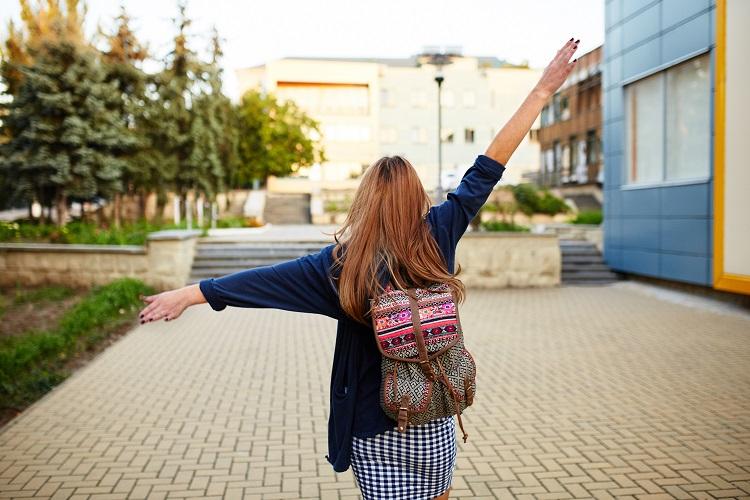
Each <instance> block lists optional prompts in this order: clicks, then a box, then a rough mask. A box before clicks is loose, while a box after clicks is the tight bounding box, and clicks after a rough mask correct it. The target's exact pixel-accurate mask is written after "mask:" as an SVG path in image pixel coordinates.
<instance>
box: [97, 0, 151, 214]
mask: <svg viewBox="0 0 750 500" xmlns="http://www.w3.org/2000/svg"><path fill="white" fill-rule="evenodd" d="M115 23H116V26H115V31H114V32H113V33H111V34H105V33H103V32H102V31H101V30H99V31H100V35H101V36H104V37H105V39H106V45H107V47H106V49H105V50H104V51H103V53H102V59H103V62H104V67H105V71H106V78H105V80H106V81H107V82H109V83H113V84H114V85H115V86H116V88H117V90H118V96H119V101H118V103H117V111H118V113H119V114H120V117H121V119H122V122H123V125H124V127H125V130H126V131H127V135H128V136H129V137H128V139H129V142H130V147H129V148H127V149H126V150H123V151H122V156H121V159H122V160H123V161H124V167H125V168H124V171H123V173H122V181H123V187H124V193H115V196H114V200H113V205H114V214H113V217H114V224H115V226H119V225H120V222H121V217H122V209H121V205H122V194H128V195H135V194H137V195H139V198H140V203H139V207H140V214H139V215H140V216H144V215H145V199H146V196H147V194H148V192H149V189H150V187H149V184H146V183H145V181H147V180H149V179H150V178H152V177H153V174H154V173H157V172H148V171H147V168H148V166H149V165H150V163H144V162H143V161H142V159H143V155H144V153H145V152H146V151H147V150H148V149H149V148H150V147H151V144H150V142H149V140H148V137H147V135H146V134H145V131H144V129H145V127H146V125H147V123H146V118H145V116H144V115H146V114H147V112H148V110H147V107H149V106H150V105H151V103H150V101H149V98H148V97H147V95H146V92H147V86H148V83H149V78H148V75H147V74H146V73H145V72H144V71H143V70H142V69H141V64H142V63H143V61H144V60H145V59H146V58H147V57H148V51H147V49H146V47H145V46H144V45H143V44H141V43H140V42H139V40H138V38H137V37H136V35H135V33H134V32H133V31H132V29H131V28H130V17H129V16H128V14H127V12H126V11H125V8H124V7H121V9H120V14H119V15H118V16H117V17H116V18H115ZM149 174H151V175H149Z"/></svg>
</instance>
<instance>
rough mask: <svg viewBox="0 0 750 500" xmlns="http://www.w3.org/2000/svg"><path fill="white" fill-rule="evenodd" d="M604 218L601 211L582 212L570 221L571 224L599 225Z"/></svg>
mask: <svg viewBox="0 0 750 500" xmlns="http://www.w3.org/2000/svg"><path fill="white" fill-rule="evenodd" d="M602 220H604V217H603V215H602V211H601V210H583V211H581V212H578V214H576V216H575V217H574V218H572V219H571V220H570V223H571V224H601V223H602Z"/></svg>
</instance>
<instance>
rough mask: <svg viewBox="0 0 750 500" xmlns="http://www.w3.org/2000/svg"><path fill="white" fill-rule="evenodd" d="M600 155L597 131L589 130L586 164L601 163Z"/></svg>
mask: <svg viewBox="0 0 750 500" xmlns="http://www.w3.org/2000/svg"><path fill="white" fill-rule="evenodd" d="M599 153H600V148H599V138H598V137H597V136H596V130H589V131H588V132H586V164H587V165H594V164H596V163H599Z"/></svg>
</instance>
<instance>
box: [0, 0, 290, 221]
mask: <svg viewBox="0 0 750 500" xmlns="http://www.w3.org/2000/svg"><path fill="white" fill-rule="evenodd" d="M66 7H67V9H62V8H61V7H60V5H59V4H58V3H57V2H48V3H45V2H41V3H39V4H38V5H37V6H36V7H35V8H32V7H30V6H29V5H28V4H26V3H25V2H23V3H22V16H21V17H22V18H23V21H24V23H23V27H22V29H16V28H15V27H14V26H13V25H12V24H11V25H10V29H9V31H8V37H7V39H6V40H5V43H4V45H5V46H4V50H3V51H2V60H1V61H0V78H1V79H2V81H1V82H0V83H2V84H3V85H0V87H3V89H4V93H5V96H4V97H5V98H4V99H0V116H2V117H3V119H2V127H1V128H0V148H2V151H1V152H0V189H2V192H3V193H4V196H3V197H2V202H3V204H4V207H9V206H14V205H17V204H19V203H27V204H29V203H31V202H32V201H34V200H36V201H38V202H40V203H41V204H42V205H43V206H45V207H48V206H53V205H56V206H57V208H58V209H59V210H66V208H67V205H68V203H69V202H70V201H91V200H92V199H94V198H98V197H103V198H106V199H114V200H115V206H116V207H119V205H118V204H117V201H118V200H119V195H120V194H129V195H138V196H139V197H140V199H141V200H143V199H145V197H146V196H147V195H148V194H150V193H152V192H155V193H156V195H157V200H158V203H160V204H163V203H164V201H165V200H166V194H167V193H168V192H170V191H174V192H177V193H178V194H179V195H180V196H181V198H182V199H183V200H184V196H185V194H186V193H187V192H188V191H193V192H194V193H195V194H196V196H201V195H203V196H204V197H205V198H207V199H208V200H215V197H216V195H217V194H218V193H220V192H222V191H225V190H226V189H227V185H228V181H229V180H230V179H232V178H234V177H236V176H237V172H238V165H239V162H238V117H237V113H236V110H235V109H234V107H233V106H232V104H231V102H230V101H229V99H228V98H227V97H226V96H225V95H224V94H223V92H222V88H221V69H220V64H219V61H220V58H221V56H222V52H221V46H220V39H219V36H218V33H216V30H214V33H213V37H212V41H211V47H210V48H211V57H210V59H209V60H203V59H202V58H200V57H198V55H197V52H196V50H195V49H194V47H193V46H192V42H191V35H190V34H189V32H188V31H189V27H190V25H191V20H190V19H189V17H188V16H187V14H186V7H185V5H184V3H182V4H180V5H179V15H178V16H177V19H176V34H175V37H174V42H173V48H172V49H171V50H170V52H169V53H168V54H167V56H166V57H165V58H164V59H163V61H162V62H163V69H162V70H161V71H158V72H157V73H155V74H147V73H146V72H144V71H143V69H142V68H141V65H142V63H143V61H144V60H145V59H146V58H147V57H148V53H147V51H146V49H145V48H144V47H143V46H142V45H141V44H140V42H139V41H138V39H137V37H136V36H135V34H134V32H133V31H132V30H131V28H130V18H129V17H128V15H127V13H126V12H125V10H124V9H122V10H121V13H120V15H119V16H118V17H116V18H115V23H114V28H113V30H112V31H111V32H110V33H105V32H103V31H101V30H100V31H99V35H100V36H101V37H102V39H103V43H102V44H100V46H102V48H101V50H99V49H97V48H95V47H94V46H93V44H92V43H91V42H90V41H88V40H86V39H85V37H84V35H83V32H84V30H83V21H84V19H83V18H84V14H85V9H81V8H80V7H79V5H78V1H77V0H69V1H67V2H66ZM276 139H277V142H278V137H276ZM299 142H300V141H299V140H298V138H297V137H294V138H292V139H291V140H290V141H289V142H288V143H287V145H291V146H293V145H295V144H298V143H299ZM303 149H304V148H303ZM303 158H304V155H303ZM4 207H0V208H4ZM158 208H159V207H157V209H158ZM157 213H161V211H160V210H157ZM63 215H64V214H63ZM141 215H142V214H141ZM114 217H115V218H116V223H119V211H117V210H115V215H114ZM157 217H158V216H157ZM62 223H64V221H62ZM62 223H61V225H62Z"/></svg>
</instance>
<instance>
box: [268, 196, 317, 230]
mask: <svg viewBox="0 0 750 500" xmlns="http://www.w3.org/2000/svg"><path fill="white" fill-rule="evenodd" d="M263 220H264V221H265V222H269V223H271V224H310V223H311V222H312V217H311V216H310V195H309V194H305V193H302V194H271V193H268V194H266V205H265V208H264V210H263Z"/></svg>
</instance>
